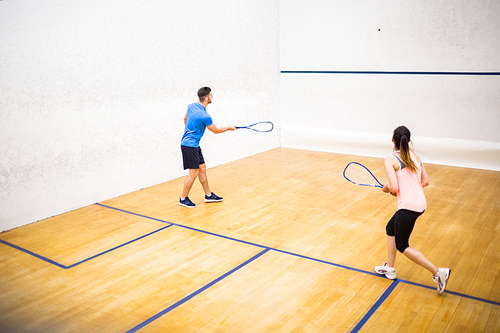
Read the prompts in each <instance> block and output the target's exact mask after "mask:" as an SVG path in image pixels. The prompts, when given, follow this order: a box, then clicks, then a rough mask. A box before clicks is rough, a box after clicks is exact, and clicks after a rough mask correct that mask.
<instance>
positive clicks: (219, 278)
mask: <svg viewBox="0 0 500 333" xmlns="http://www.w3.org/2000/svg"><path fill="white" fill-rule="evenodd" d="M269 250H271V249H270V248H266V249H264V250H263V251H262V252H260V253H258V254H256V255H255V256H253V257H252V258H250V259H248V260H247V261H245V262H244V263H242V264H239V265H238V266H236V267H235V268H233V269H232V270H230V271H229V272H227V273H225V274H223V275H221V276H219V277H218V278H217V279H215V280H213V281H212V282H210V283H208V284H206V285H204V286H203V287H201V288H200V289H198V290H196V291H195V292H193V293H191V294H189V295H188V296H186V297H184V298H183V299H181V300H180V301H178V302H176V303H174V304H172V305H171V306H169V307H168V308H166V309H165V310H162V311H160V312H158V313H157V314H156V315H154V316H153V317H151V318H149V319H148V320H146V321H144V322H142V323H141V324H139V325H137V326H136V327H134V328H132V329H131V330H129V331H127V333H132V332H137V331H138V330H140V329H141V328H143V327H144V326H146V325H148V324H150V323H152V322H153V321H155V320H156V319H158V318H160V317H162V316H164V315H165V314H167V313H169V312H170V311H172V310H174V309H175V308H177V307H178V306H180V305H182V304H184V303H186V302H187V301H189V300H190V299H192V298H193V297H196V296H197V295H199V294H201V293H202V292H204V291H205V290H207V289H208V288H210V287H212V286H213V285H215V284H216V283H218V282H219V281H221V280H223V279H225V278H226V277H228V276H229V275H231V274H233V273H234V272H236V271H238V270H239V269H241V268H243V267H245V266H246V265H248V264H249V263H251V262H252V261H254V260H256V259H258V258H260V257H261V256H263V255H264V254H266V253H267V252H269Z"/></svg>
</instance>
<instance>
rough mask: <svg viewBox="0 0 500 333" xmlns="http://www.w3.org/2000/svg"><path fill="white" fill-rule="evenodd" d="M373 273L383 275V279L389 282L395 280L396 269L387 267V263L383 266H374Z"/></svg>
mask: <svg viewBox="0 0 500 333" xmlns="http://www.w3.org/2000/svg"><path fill="white" fill-rule="evenodd" d="M375 273H377V274H380V275H385V277H386V278H388V279H390V280H394V279H396V269H395V268H394V267H389V266H387V263H385V264H384V265H383V266H375Z"/></svg>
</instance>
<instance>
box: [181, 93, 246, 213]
mask: <svg viewBox="0 0 500 333" xmlns="http://www.w3.org/2000/svg"><path fill="white" fill-rule="evenodd" d="M211 91H212V90H211V89H210V88H209V87H203V88H200V90H198V98H199V99H200V102H199V103H193V104H190V105H189V106H188V109H187V112H186V115H185V116H184V125H185V128H184V135H183V136H182V140H181V151H182V160H183V163H184V170H186V169H189V175H188V176H187V177H186V180H185V181H184V189H183V190H182V196H181V197H180V199H179V205H180V206H184V207H188V208H195V207H196V204H194V203H193V202H192V201H191V200H189V197H188V194H189V191H190V190H191V187H192V186H193V183H194V181H195V180H196V178H197V177H199V179H200V183H201V186H202V187H203V190H204V191H205V202H220V201H222V200H224V199H223V198H221V197H219V196H217V195H215V194H214V193H213V192H212V191H210V187H209V186H208V179H207V167H206V165H205V160H204V159H203V154H202V152H201V148H200V140H201V137H202V136H203V134H204V133H205V128H208V129H209V130H211V131H212V132H213V133H215V134H218V133H223V132H226V131H234V130H236V127H234V126H229V127H217V126H216V125H215V124H214V123H213V121H212V117H210V115H209V114H208V112H207V109H206V107H207V105H208V104H210V103H212V98H213V96H212V92H211Z"/></svg>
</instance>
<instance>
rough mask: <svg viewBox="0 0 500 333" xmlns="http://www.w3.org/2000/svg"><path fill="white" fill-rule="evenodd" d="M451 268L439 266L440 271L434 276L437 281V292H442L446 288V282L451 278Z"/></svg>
mask: <svg viewBox="0 0 500 333" xmlns="http://www.w3.org/2000/svg"><path fill="white" fill-rule="evenodd" d="M450 274H451V269H449V268H441V267H440V268H438V273H437V274H436V275H434V276H433V277H432V279H433V280H434V282H436V283H437V292H438V293H440V294H442V293H443V292H444V290H445V289H446V284H447V283H448V279H449V278H450Z"/></svg>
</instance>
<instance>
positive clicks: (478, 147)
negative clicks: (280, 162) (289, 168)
mask: <svg viewBox="0 0 500 333" xmlns="http://www.w3.org/2000/svg"><path fill="white" fill-rule="evenodd" d="M391 137H392V133H379V132H354V131H344V130H337V129H325V128H315V127H298V126H288V125H282V126H281V146H282V147H284V148H297V149H307V150H316V151H325V152H331V153H340V154H350V155H361V156H371V157H381V158H382V157H385V156H387V155H389V154H390V153H391V151H392V143H391ZM412 141H413V144H414V148H415V150H416V151H417V152H418V153H419V155H420V156H421V157H422V159H423V160H424V162H425V163H432V164H442V165H452V166H459V167H466V168H475V169H486V170H495V171H500V143H498V142H488V141H479V140H463V139H452V138H430V137H418V136H412Z"/></svg>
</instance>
